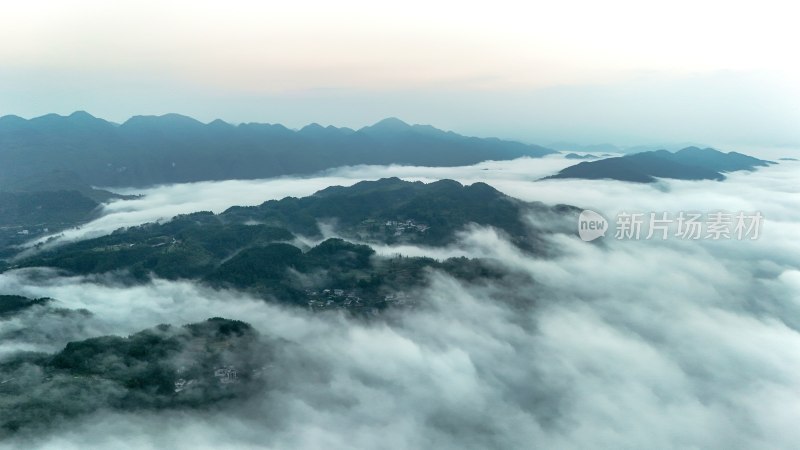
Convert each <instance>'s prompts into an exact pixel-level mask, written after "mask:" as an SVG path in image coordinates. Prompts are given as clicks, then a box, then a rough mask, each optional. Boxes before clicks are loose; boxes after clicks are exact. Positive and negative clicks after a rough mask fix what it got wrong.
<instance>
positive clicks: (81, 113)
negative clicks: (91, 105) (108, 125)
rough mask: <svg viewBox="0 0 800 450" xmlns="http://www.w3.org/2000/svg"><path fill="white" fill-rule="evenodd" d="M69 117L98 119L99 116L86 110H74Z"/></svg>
mask: <svg viewBox="0 0 800 450" xmlns="http://www.w3.org/2000/svg"><path fill="white" fill-rule="evenodd" d="M69 118H70V119H81V120H82V119H91V120H97V117H95V116H93V115H91V114H89V113H88V112H86V111H75V112H73V113H72V114H70V115H69Z"/></svg>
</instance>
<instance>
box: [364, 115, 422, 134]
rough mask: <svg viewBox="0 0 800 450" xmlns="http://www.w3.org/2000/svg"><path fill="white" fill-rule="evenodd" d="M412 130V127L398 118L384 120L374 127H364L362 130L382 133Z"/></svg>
mask: <svg viewBox="0 0 800 450" xmlns="http://www.w3.org/2000/svg"><path fill="white" fill-rule="evenodd" d="M409 129H411V125H409V124H407V123H405V122H403V121H402V120H400V119H398V118H397V117H388V118H386V119H383V120H381V121H379V122H377V123H375V124H374V125H372V126H368V127H364V128H362V130H370V131H382V132H386V131H389V132H398V131H407V130H409Z"/></svg>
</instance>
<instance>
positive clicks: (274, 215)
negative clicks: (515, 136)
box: [222, 178, 572, 247]
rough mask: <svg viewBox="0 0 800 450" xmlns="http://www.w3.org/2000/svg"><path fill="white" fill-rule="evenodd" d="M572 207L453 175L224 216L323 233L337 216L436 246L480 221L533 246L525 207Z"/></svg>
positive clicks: (360, 187)
mask: <svg viewBox="0 0 800 450" xmlns="http://www.w3.org/2000/svg"><path fill="white" fill-rule="evenodd" d="M570 211H572V208H570V207H567V206H555V207H549V206H545V205H543V204H541V203H525V202H522V201H520V200H517V199H514V198H512V197H509V196H507V195H505V194H503V193H501V192H499V191H498V190H496V189H494V188H493V187H491V186H489V185H487V184H485V183H475V184H472V185H469V186H462V185H461V184H460V183H458V182H456V181H453V180H441V181H436V182H433V183H429V184H425V183H422V182H407V181H403V180H400V179H398V178H384V179H381V180H378V181H363V182H360V183H357V184H355V185H353V186H350V187H341V186H334V187H329V188H326V189H323V190H321V191H319V192H317V193H315V194H314V195H312V196H309V197H304V198H300V199H298V198H291V197H289V198H285V199H283V200H277V201H268V202H265V203H263V204H262V205H260V206H254V207H233V208H230V209H228V210H227V211H225V212H224V213H222V216H223V217H224V218H226V219H227V220H232V221H236V222H244V221H255V222H259V223H267V224H271V225H275V226H281V225H283V226H286V227H288V228H289V229H290V230H291V231H293V232H295V233H299V234H303V235H307V236H318V235H320V229H319V222H320V221H332V222H334V223H335V225H336V227H337V230H338V231H339V232H341V233H343V234H344V235H345V236H347V237H353V238H358V239H361V240H366V241H374V242H380V243H389V244H394V243H400V242H411V243H416V244H424V245H434V246H438V245H445V244H448V243H450V242H453V241H454V240H455V239H456V236H455V233H456V232H457V231H459V230H462V229H463V228H464V227H465V226H466V225H467V224H470V223H475V224H478V225H485V226H492V227H495V228H497V229H499V230H502V231H504V232H505V233H506V234H507V235H508V236H509V237H510V238H511V239H512V240H513V241H514V242H515V243H517V244H518V245H520V246H528V247H530V246H531V245H532V244H531V242H532V240H531V232H532V231H533V232H534V233H535V231H536V230H531V229H530V227H528V226H527V225H526V223H525V219H524V214H525V213H532V214H538V215H553V216H559V215H563V214H565V213H568V212H570ZM409 221H410V222H411V223H409ZM389 222H393V223H391V224H389ZM397 222H399V223H397ZM425 227H427V228H425ZM423 229H424V231H421V230H423Z"/></svg>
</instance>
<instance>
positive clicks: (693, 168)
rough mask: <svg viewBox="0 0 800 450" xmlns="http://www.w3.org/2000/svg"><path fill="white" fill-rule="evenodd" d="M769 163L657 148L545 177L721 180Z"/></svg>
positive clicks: (693, 149) (711, 151)
mask: <svg viewBox="0 0 800 450" xmlns="http://www.w3.org/2000/svg"><path fill="white" fill-rule="evenodd" d="M770 164H773V163H772V162H770V161H765V160H761V159H758V158H754V157H752V156H748V155H744V154H742V153H737V152H729V153H724V152H721V151H718V150H715V149H713V148H703V149H701V148H698V147H686V148H684V149H682V150H679V151H677V152H675V153H672V152H669V151H667V150H657V151H651V152H642V153H635V154H632V155H625V156H620V157H615V158H606V159H601V160H598V161H584V162H581V163H578V164H576V165H574V166H570V167H567V168H566V169H563V170H561V171H560V172H558V173H557V174H556V175H552V176H549V177H546V179H553V178H581V179H587V180H599V179H611V180H619V181H631V182H637V183H652V182H654V181H656V179H657V178H673V179H678V180H718V181H721V180H724V179H725V175H723V174H724V173H727V172H734V171H737V170H755V169H756V168H757V167H766V166H768V165H770Z"/></svg>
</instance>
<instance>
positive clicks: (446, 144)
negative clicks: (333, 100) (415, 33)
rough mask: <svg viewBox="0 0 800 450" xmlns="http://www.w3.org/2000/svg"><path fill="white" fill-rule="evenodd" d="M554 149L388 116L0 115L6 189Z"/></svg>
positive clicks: (460, 161) (471, 160)
mask: <svg viewBox="0 0 800 450" xmlns="http://www.w3.org/2000/svg"><path fill="white" fill-rule="evenodd" d="M550 153H554V152H553V151H552V150H550V149H547V148H544V147H539V146H536V145H528V144H523V143H519V142H513V141H505V140H501V139H496V138H476V137H466V136H462V135H459V134H456V133H454V132H449V131H442V130H439V129H437V128H434V127H432V126H428V125H409V124H407V123H405V122H403V121H401V120H399V119H396V118H389V119H385V120H382V121H380V122H378V123H376V124H374V125H371V126H367V127H364V128H361V129H359V130H353V129H350V128H336V127H333V126H328V127H323V126H321V125H318V124H311V125H308V126H306V127H303V128H302V129H300V130H291V129H289V128H286V127H284V126H283V125H270V124H261V123H244V124H239V125H233V124H229V123H226V122H224V121H222V120H215V121H213V122H210V123H207V124H205V123H202V122H199V121H197V120H195V119H193V118H191V117H186V116H182V115H178V114H166V115H163V116H135V117H132V118H131V119H129V120H127V121H126V122H124V123H122V124H120V125H117V124H115V123H112V122H108V121H106V120H103V119H99V118H97V117H94V116H92V115H90V114H88V113H86V112H82V111H79V112H75V113H73V114H71V115H69V116H60V115H57V114H48V115H45V116H42V117H37V118H34V119H30V120H26V119H23V118H21V117H17V116H4V117H0V190H6V189H5V186H7V185H9V184H14V183H16V182H17V181H18V180H19V179H21V178H25V177H30V176H35V175H37V174H41V173H48V172H51V171H53V170H60V171H68V172H74V173H75V174H77V175H78V177H80V179H82V180H83V181H85V182H86V183H88V184H90V185H93V186H109V187H112V186H146V185H153V184H162V183H180V182H192V181H204V180H227V179H254V178H265V177H275V176H281V175H292V174H308V173H313V172H317V171H320V170H324V169H330V168H333V167H339V166H346V165H357V164H409V165H423V166H460V165H469V164H475V163H478V162H480V161H485V160H507V159H514V158H518V157H522V156H530V157H539V156H543V155H547V154H550Z"/></svg>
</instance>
